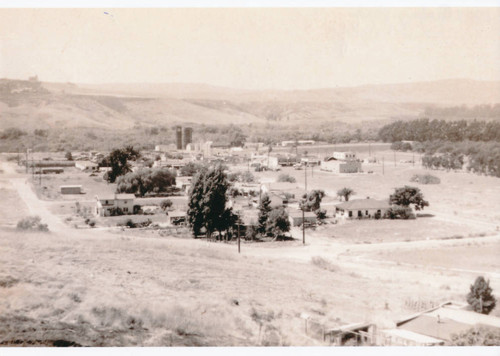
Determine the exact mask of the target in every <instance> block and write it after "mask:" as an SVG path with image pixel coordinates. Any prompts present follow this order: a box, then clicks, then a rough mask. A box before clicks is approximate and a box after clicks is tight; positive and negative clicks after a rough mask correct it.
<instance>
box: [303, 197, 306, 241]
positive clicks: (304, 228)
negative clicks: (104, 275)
mask: <svg viewBox="0 0 500 356" xmlns="http://www.w3.org/2000/svg"><path fill="white" fill-rule="evenodd" d="M304 215H305V214H304V204H302V245H305V244H306V219H305V217H304Z"/></svg>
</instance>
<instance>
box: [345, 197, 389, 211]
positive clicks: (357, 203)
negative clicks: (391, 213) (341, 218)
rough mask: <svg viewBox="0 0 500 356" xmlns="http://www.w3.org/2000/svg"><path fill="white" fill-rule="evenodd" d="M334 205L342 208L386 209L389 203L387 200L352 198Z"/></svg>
mask: <svg viewBox="0 0 500 356" xmlns="http://www.w3.org/2000/svg"><path fill="white" fill-rule="evenodd" d="M336 207H337V208H339V209H342V210H366V209H388V208H390V204H389V202H388V201H387V200H377V199H354V200H349V201H346V202H344V203H341V204H337V205H336Z"/></svg>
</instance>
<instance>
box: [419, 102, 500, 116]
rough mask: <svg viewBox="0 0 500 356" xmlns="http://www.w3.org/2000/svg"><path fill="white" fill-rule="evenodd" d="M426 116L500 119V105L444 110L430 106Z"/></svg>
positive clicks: (454, 107) (453, 107) (463, 106)
mask: <svg viewBox="0 0 500 356" xmlns="http://www.w3.org/2000/svg"><path fill="white" fill-rule="evenodd" d="M424 115H425V116H428V117H442V118H471V119H473V118H477V117H480V118H498V117H500V104H495V105H488V104H482V105H476V106H473V107H470V108H469V107H467V106H465V105H461V106H451V107H444V108H443V107H437V106H429V107H427V108H425V111H424Z"/></svg>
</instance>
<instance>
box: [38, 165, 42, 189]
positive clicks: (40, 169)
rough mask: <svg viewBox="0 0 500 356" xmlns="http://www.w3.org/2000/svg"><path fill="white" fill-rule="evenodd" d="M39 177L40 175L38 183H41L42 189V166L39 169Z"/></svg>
mask: <svg viewBox="0 0 500 356" xmlns="http://www.w3.org/2000/svg"><path fill="white" fill-rule="evenodd" d="M38 175H39V180H38V182H39V183H40V187H41V186H42V166H41V165H40V167H38Z"/></svg>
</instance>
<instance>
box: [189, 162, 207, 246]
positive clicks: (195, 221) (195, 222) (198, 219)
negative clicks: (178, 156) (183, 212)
mask: <svg viewBox="0 0 500 356" xmlns="http://www.w3.org/2000/svg"><path fill="white" fill-rule="evenodd" d="M205 174H206V170H201V171H199V172H198V173H197V174H196V175H195V176H194V178H193V182H192V185H191V189H190V191H189V201H188V210H187V217H188V223H189V226H191V230H192V231H193V235H194V236H195V237H196V236H199V235H200V234H201V229H202V228H203V225H204V219H203V194H204V189H205Z"/></svg>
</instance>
